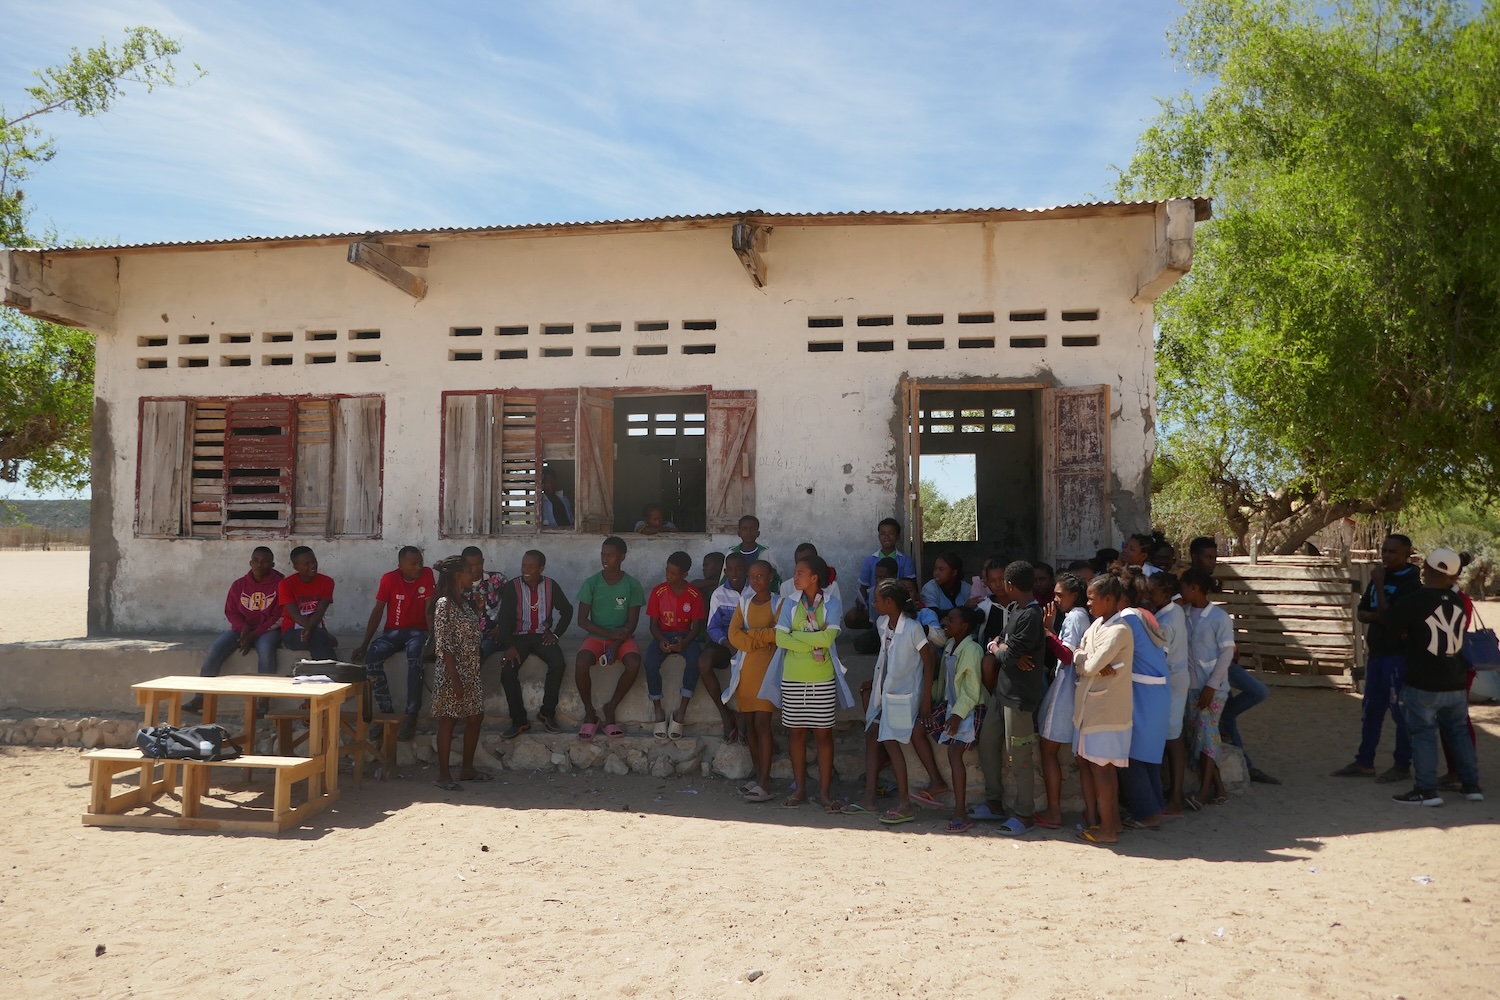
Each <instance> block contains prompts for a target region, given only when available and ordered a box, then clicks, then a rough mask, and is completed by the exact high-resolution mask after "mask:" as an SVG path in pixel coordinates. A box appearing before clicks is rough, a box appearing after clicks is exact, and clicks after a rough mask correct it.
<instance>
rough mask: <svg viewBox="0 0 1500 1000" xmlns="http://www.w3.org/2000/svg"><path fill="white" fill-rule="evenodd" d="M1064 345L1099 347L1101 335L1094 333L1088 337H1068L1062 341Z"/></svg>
mask: <svg viewBox="0 0 1500 1000" xmlns="http://www.w3.org/2000/svg"><path fill="white" fill-rule="evenodd" d="M1062 345H1063V346H1064V347H1098V346H1099V335H1098V334H1097V333H1093V334H1089V335H1088V336H1086V337H1083V336H1073V337H1067V336H1065V337H1063V339H1062Z"/></svg>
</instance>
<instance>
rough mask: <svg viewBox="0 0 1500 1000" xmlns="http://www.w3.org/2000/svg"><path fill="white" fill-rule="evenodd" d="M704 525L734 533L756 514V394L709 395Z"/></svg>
mask: <svg viewBox="0 0 1500 1000" xmlns="http://www.w3.org/2000/svg"><path fill="white" fill-rule="evenodd" d="M705 438H706V440H705V442H704V443H705V445H706V447H707V458H708V461H707V469H706V475H705V478H706V480H707V489H706V491H705V492H706V494H707V526H708V530H709V531H721V532H729V533H731V534H732V533H733V532H734V531H735V530H736V529H737V528H738V527H739V521H740V518H741V517H744V516H745V515H746V514H754V513H755V391H754V390H753V389H751V390H746V391H743V392H731V391H715V390H709V392H708V430H707V432H706V434H705Z"/></svg>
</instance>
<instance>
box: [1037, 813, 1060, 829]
mask: <svg viewBox="0 0 1500 1000" xmlns="http://www.w3.org/2000/svg"><path fill="white" fill-rule="evenodd" d="M1031 821H1032V822H1033V823H1035V824H1036V825H1037V826H1039V827H1041V828H1042V829H1043V830H1061V829H1062V824H1061V823H1054V822H1052V821H1051V820H1050V819H1048V818H1047V817H1045V816H1043V815H1042V814H1041V813H1032V814H1031Z"/></svg>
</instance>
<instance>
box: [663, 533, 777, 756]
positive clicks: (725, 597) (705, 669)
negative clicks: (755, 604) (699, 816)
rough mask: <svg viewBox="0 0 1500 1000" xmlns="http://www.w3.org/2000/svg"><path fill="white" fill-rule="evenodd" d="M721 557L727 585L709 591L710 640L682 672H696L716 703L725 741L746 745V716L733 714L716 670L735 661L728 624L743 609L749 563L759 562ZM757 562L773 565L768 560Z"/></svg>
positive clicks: (740, 556)
mask: <svg viewBox="0 0 1500 1000" xmlns="http://www.w3.org/2000/svg"><path fill="white" fill-rule="evenodd" d="M721 558H723V560H724V582H723V583H722V584H719V583H716V584H715V585H714V587H713V588H712V589H711V590H710V591H709V592H708V622H707V624H706V625H705V626H704V632H705V633H706V634H707V636H708V641H707V642H705V643H704V644H703V653H702V655H700V656H699V657H698V662H697V663H695V664H693V663H690V664H688V665H687V666H685V667H683V670H684V671H687V670H696V671H697V672H698V680H699V681H701V682H702V684H703V690H704V691H706V692H708V696H709V697H710V698H712V699H713V700H714V705H715V707H717V708H718V710H719V719H720V720H721V721H722V722H723V723H724V742H725V743H743V742H745V729H746V722H745V719H744V713H743V712H742V713H740V716H739V717H738V718H736V716H735V713H734V712H732V711H730V709H729V705H728V704H727V699H726V698H725V697H724V686H723V685H722V684H720V683H719V678H718V675H717V674H715V673H714V671H716V670H723V669H724V668H725V667H727V666H729V665H730V664H731V663H732V662H733V661H734V655H735V654H734V646H733V645H731V643H730V642H729V625H730V622H731V621H733V620H734V612H735V609H736V608H738V607H739V606H740V598H742V597H743V596H744V592H745V590H746V582H745V581H746V579H747V576H748V574H749V570H750V563H751V562H752V561H756V560H750V559H746V558H745V555H744V553H742V552H731V553H729V555H727V556H722V557H721ZM758 561H760V562H766V564H767V565H770V563H769V562H768V561H767V560H758ZM772 572H773V573H774V572H775V570H774V569H773V570H772ZM685 678H686V673H684V679H685ZM684 686H686V684H684Z"/></svg>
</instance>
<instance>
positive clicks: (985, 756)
mask: <svg viewBox="0 0 1500 1000" xmlns="http://www.w3.org/2000/svg"><path fill="white" fill-rule="evenodd" d="M1008 565H1010V564H1009V563H1005V562H999V561H998V557H991V558H990V559H987V560H985V564H984V569H983V571H982V572H983V576H984V585H985V590H986V592H987V593H986V596H985V598H984V600H982V601H980V602H979V605H978V608H977V610H978V611H979V613H980V614H981V615H982V616H984V624H983V626H982V627H981V629H980V631H979V640H978V641H979V646H980V648H981V649H986V650H987V649H989V647H990V645H991V644H992V643H997V642H1003V641H1004V640H1005V610H1006V608H1007V607H1009V605H1010V599H1009V598H1008V597H1006V592H1005V567H1006V566H1008ZM985 712H986V714H987V716H988V718H989V719H990V723H991V724H990V725H988V726H984V727H983V728H981V729H980V731H979V741H978V742H979V768H980V770H981V771H983V772H984V801H983V802H981V803H980V804H978V805H976V806H975V807H974V808H973V809H971V810H970V811H969V813H970V815H971V816H972V817H973V818H974V819H978V820H994V821H1000V820H1004V819H1005V801H1004V800H1005V784H1004V781H1003V772H1004V768H1005V725H1004V723H1003V721H1002V720H1003V714H1002V709H1001V707H1000V703H999V701H998V700H997V699H996V696H995V691H994V689H993V688H992V687H988V686H987V687H986V689H985ZM917 801H918V802H921V803H922V804H923V805H935V804H937V803H932V802H928V801H926V799H924V798H923V797H922V795H921V794H918V795H917Z"/></svg>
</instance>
